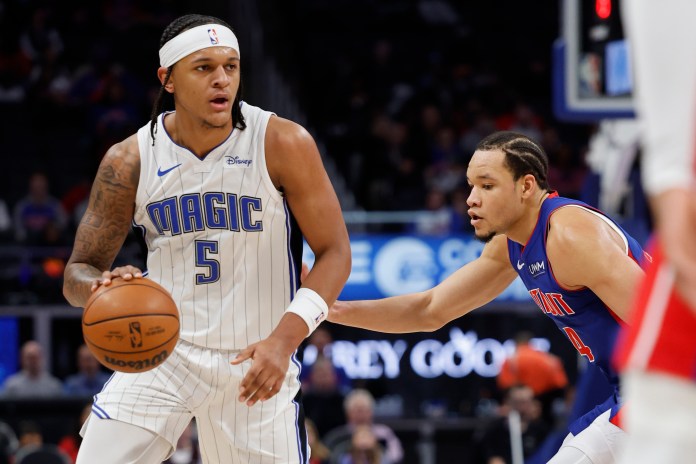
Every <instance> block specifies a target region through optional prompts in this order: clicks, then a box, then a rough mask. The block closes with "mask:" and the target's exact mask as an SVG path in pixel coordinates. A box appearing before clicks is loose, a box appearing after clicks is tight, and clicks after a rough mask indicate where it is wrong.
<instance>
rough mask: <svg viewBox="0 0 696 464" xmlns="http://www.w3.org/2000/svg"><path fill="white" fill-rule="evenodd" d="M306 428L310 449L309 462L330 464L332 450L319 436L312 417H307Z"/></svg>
mask: <svg viewBox="0 0 696 464" xmlns="http://www.w3.org/2000/svg"><path fill="white" fill-rule="evenodd" d="M305 429H306V430H307V444H308V445H309V450H310V456H309V464H329V458H330V457H331V451H329V448H327V447H326V445H325V444H324V442H322V441H321V438H319V433H318V432H317V427H316V425H314V422H312V420H311V419H305Z"/></svg>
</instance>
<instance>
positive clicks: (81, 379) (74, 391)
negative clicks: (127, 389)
mask: <svg viewBox="0 0 696 464" xmlns="http://www.w3.org/2000/svg"><path fill="white" fill-rule="evenodd" d="M77 369H78V372H77V373H76V374H73V375H71V376H69V377H68V378H66V379H65V383H64V385H63V389H64V391H65V394H66V395H74V396H93V395H96V394H97V393H99V392H100V391H101V389H102V387H103V386H104V384H105V383H106V381H107V380H109V377H110V376H109V374H107V373H106V372H104V371H102V370H101V364H99V361H97V358H95V357H94V355H93V354H92V352H91V351H89V348H87V345H80V347H79V348H78V349H77Z"/></svg>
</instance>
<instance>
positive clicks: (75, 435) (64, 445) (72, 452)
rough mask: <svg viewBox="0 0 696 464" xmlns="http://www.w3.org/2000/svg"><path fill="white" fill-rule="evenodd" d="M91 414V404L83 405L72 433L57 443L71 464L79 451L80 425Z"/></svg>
mask: <svg viewBox="0 0 696 464" xmlns="http://www.w3.org/2000/svg"><path fill="white" fill-rule="evenodd" d="M91 413H92V403H88V404H85V405H84V407H83V408H82V411H80V416H79V417H78V418H77V423H76V424H74V427H73V432H72V433H70V434H68V435H65V436H63V437H62V438H61V439H60V440H59V441H58V449H60V450H61V451H62V452H63V453H65V454H66V455H67V456H68V457H69V458H70V460H71V461H72V462H73V463H74V462H75V461H77V452H78V451H79V449H80V444H81V443H82V436H81V435H80V429H82V424H84V423H85V422H86V421H87V418H88V417H89V415H90V414H91Z"/></svg>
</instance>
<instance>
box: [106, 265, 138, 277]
mask: <svg viewBox="0 0 696 464" xmlns="http://www.w3.org/2000/svg"><path fill="white" fill-rule="evenodd" d="M111 275H112V278H113V277H121V278H122V279H123V280H131V279H133V278H138V279H139V278H141V277H142V276H143V272H142V271H141V270H140V269H138V268H137V267H135V266H131V265H128V266H121V267H117V268H114V269H113V270H112V271H111Z"/></svg>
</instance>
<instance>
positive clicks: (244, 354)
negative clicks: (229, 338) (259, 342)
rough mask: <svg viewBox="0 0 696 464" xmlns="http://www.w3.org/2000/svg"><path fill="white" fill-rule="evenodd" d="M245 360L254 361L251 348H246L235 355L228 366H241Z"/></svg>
mask: <svg viewBox="0 0 696 464" xmlns="http://www.w3.org/2000/svg"><path fill="white" fill-rule="evenodd" d="M247 359H254V349H253V348H252V347H248V348H246V349H244V350H242V351H240V352H239V354H237V356H236V357H235V358H234V359H233V360H232V361H230V364H234V365H235V366H236V365H237V364H241V363H243V362H244V361H246V360H247Z"/></svg>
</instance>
